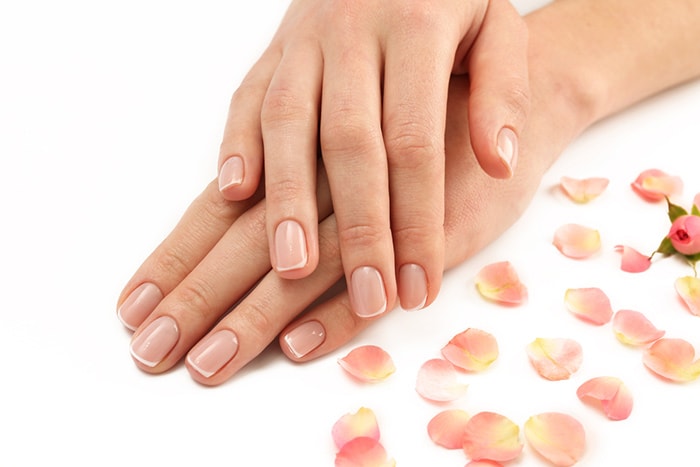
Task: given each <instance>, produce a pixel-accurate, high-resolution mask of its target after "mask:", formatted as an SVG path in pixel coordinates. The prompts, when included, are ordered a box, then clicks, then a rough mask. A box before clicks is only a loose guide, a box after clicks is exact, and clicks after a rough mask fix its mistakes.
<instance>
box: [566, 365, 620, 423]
mask: <svg viewBox="0 0 700 467" xmlns="http://www.w3.org/2000/svg"><path fill="white" fill-rule="evenodd" d="M576 395H577V396H578V398H579V399H581V400H582V401H583V402H595V403H597V404H598V405H600V408H601V409H603V412H604V413H605V415H606V416H607V417H608V418H609V419H610V420H625V419H626V418H627V417H629V416H630V413H632V406H633V405H634V402H633V400H632V393H631V392H630V390H629V388H628V387H627V386H626V385H625V383H623V382H622V380H621V379H619V378H615V377H613V376H599V377H597V378H592V379H589V380H588V381H586V382H585V383H583V384H582V385H581V386H579V387H578V389H577V390H576Z"/></svg>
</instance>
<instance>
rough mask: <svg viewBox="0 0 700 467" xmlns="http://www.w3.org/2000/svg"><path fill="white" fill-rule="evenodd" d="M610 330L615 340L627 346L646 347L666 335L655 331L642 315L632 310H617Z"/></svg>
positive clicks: (658, 330)
mask: <svg viewBox="0 0 700 467" xmlns="http://www.w3.org/2000/svg"><path fill="white" fill-rule="evenodd" d="M612 328H613V332H614V333H615V337H617V340H619V341H620V342H622V343H623V344H628V345H647V344H650V343H652V342H654V341H655V340H657V339H661V338H662V337H663V335H664V334H665V333H666V332H665V331H661V330H660V329H657V328H656V326H654V325H653V324H652V323H651V321H649V320H648V319H647V317H646V316H644V314H642V313H640V312H638V311H634V310H618V311H617V312H616V313H615V316H614V317H613V320H612Z"/></svg>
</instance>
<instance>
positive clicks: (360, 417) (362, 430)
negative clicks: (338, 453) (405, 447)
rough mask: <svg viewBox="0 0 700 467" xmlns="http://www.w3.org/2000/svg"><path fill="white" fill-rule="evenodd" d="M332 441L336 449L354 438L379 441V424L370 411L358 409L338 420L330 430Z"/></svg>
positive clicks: (363, 408) (362, 408)
mask: <svg viewBox="0 0 700 467" xmlns="http://www.w3.org/2000/svg"><path fill="white" fill-rule="evenodd" d="M331 434H332V435H333V441H334V442H335V445H336V447H337V448H338V449H341V448H342V447H343V446H345V443H347V442H349V441H351V440H353V439H355V438H372V439H374V440H377V441H378V440H379V424H378V423H377V417H376V416H375V415H374V412H373V411H372V410H371V409H368V408H365V407H360V409H359V410H358V411H357V412H355V413H348V414H345V415H343V416H342V417H340V418H339V419H338V421H337V422H335V424H334V425H333V429H332V430H331Z"/></svg>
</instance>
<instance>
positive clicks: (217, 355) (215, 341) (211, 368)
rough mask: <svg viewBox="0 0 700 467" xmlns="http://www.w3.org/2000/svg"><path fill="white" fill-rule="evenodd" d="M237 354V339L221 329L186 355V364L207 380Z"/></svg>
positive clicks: (230, 332)
mask: <svg viewBox="0 0 700 467" xmlns="http://www.w3.org/2000/svg"><path fill="white" fill-rule="evenodd" d="M236 352H238V337H236V334H234V333H233V331H229V330H228V329H222V330H221V331H217V332H215V333H214V334H212V335H211V336H208V337H206V338H205V339H204V340H203V341H202V342H200V343H199V344H197V345H196V346H195V347H194V349H192V350H191V351H190V353H189V354H188V355H187V362H188V363H189V364H190V366H191V367H192V368H193V369H194V370H195V371H196V372H197V373H199V374H200V375H202V376H204V377H205V378H209V377H210V376H211V375H213V374H214V373H216V372H217V371H219V370H220V369H222V368H223V367H224V365H226V364H227V363H228V362H229V361H231V359H232V358H233V357H234V356H235V355H236Z"/></svg>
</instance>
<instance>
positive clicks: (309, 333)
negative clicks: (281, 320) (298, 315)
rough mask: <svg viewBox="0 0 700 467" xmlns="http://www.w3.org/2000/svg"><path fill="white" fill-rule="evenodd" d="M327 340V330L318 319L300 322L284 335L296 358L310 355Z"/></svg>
mask: <svg viewBox="0 0 700 467" xmlns="http://www.w3.org/2000/svg"><path fill="white" fill-rule="evenodd" d="M325 340H326V330H325V329H324V327H323V325H322V324H321V323H319V322H318V321H307V322H305V323H303V324H300V325H299V326H297V327H295V328H294V329H292V330H291V331H289V332H288V333H287V334H286V335H285V336H284V342H285V343H286V344H287V347H288V348H289V350H290V352H292V353H293V354H294V356H295V357H296V358H301V357H303V356H305V355H308V354H309V352H311V351H312V350H314V349H316V348H318V346H319V345H321V344H323V341H325Z"/></svg>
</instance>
